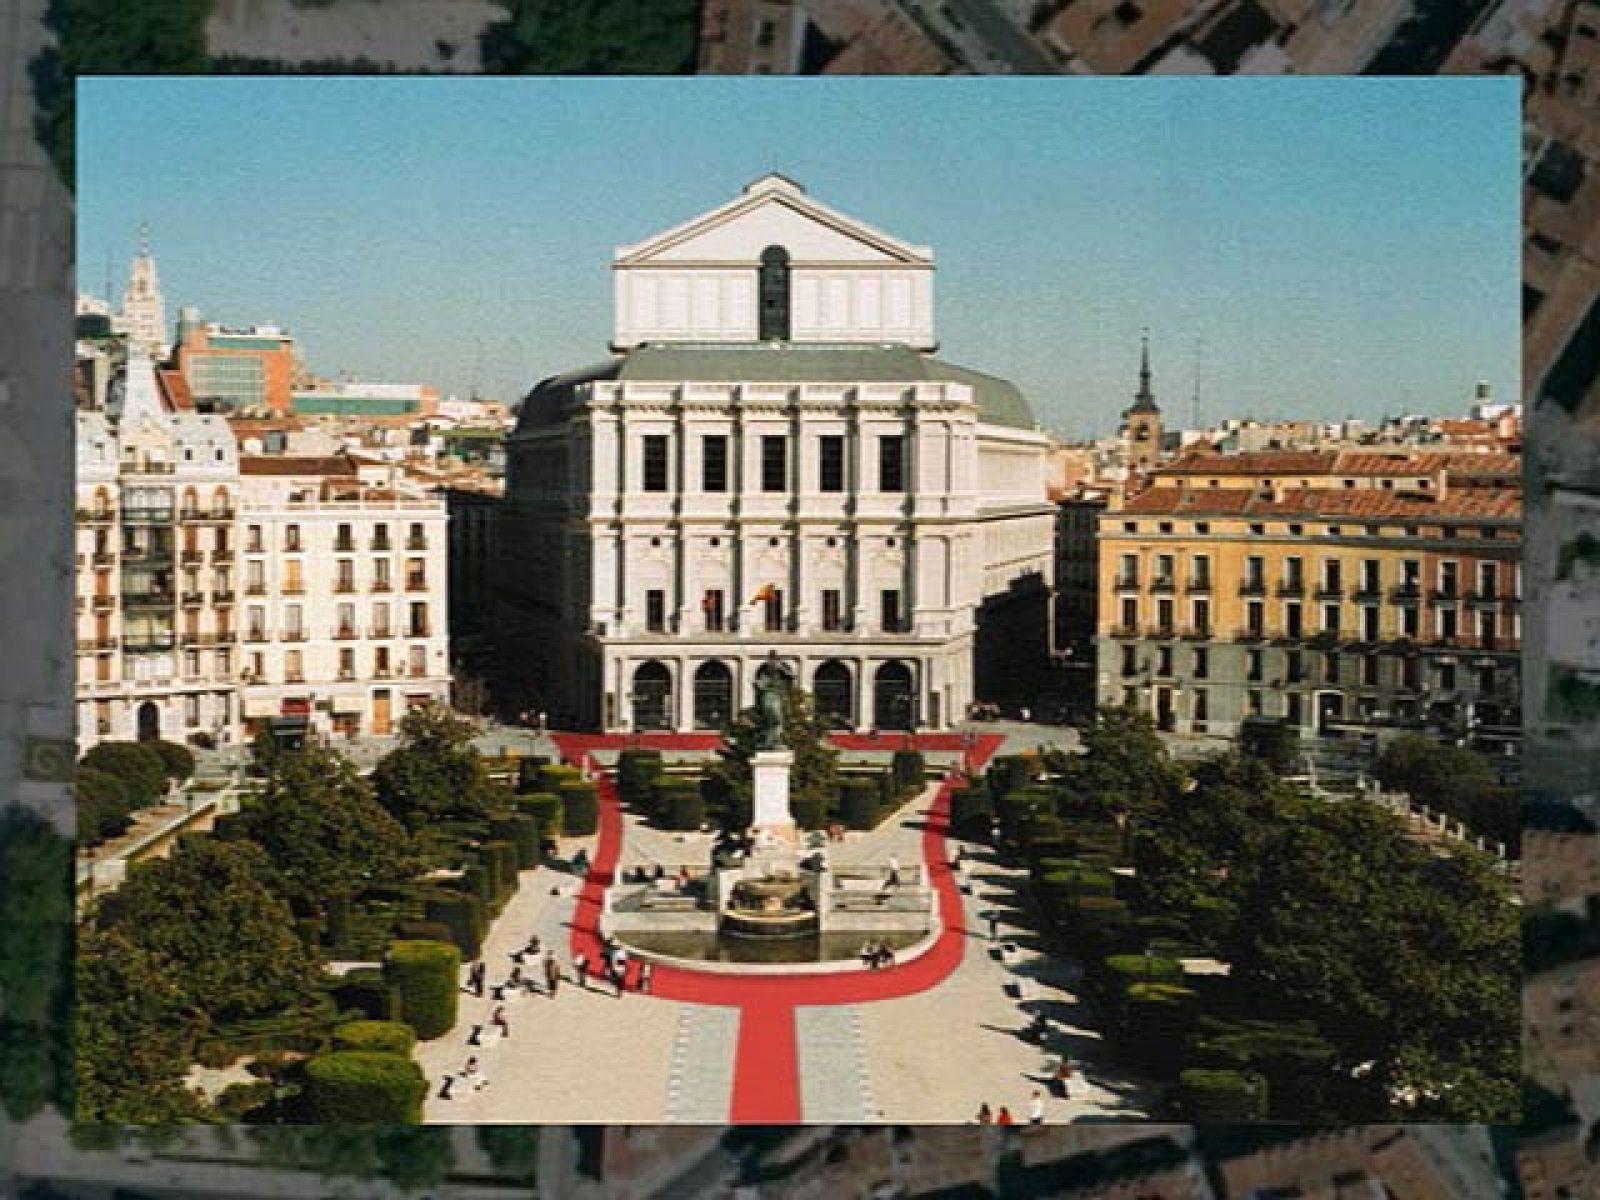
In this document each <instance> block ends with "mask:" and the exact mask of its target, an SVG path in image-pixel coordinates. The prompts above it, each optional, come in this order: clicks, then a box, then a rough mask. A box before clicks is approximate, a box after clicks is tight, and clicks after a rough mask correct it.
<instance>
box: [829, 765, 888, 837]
mask: <svg viewBox="0 0 1600 1200" xmlns="http://www.w3.org/2000/svg"><path fill="white" fill-rule="evenodd" d="M878 786H879V785H878V781H877V780H876V779H874V778H872V777H871V776H864V775H841V776H840V777H839V820H840V821H841V822H843V824H844V827H845V828H846V829H872V828H874V827H876V825H877V824H878V812H879V795H878Z"/></svg>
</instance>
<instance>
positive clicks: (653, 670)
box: [633, 659, 672, 729]
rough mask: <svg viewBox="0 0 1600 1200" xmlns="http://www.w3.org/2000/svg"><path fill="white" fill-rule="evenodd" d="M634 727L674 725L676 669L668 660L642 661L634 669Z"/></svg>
mask: <svg viewBox="0 0 1600 1200" xmlns="http://www.w3.org/2000/svg"><path fill="white" fill-rule="evenodd" d="M633 727H634V728H635V729H671V728H672V672H671V671H670V670H668V669H667V666H666V664H665V663H659V662H656V661H655V660H653V659H652V660H651V661H650V662H647V663H640V664H639V669H638V670H636V671H635V672H634V673H633Z"/></svg>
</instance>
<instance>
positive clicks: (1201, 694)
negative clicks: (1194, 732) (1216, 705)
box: [1194, 688, 1211, 725]
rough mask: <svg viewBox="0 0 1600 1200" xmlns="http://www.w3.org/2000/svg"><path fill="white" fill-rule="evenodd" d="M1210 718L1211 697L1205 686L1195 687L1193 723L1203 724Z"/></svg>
mask: <svg viewBox="0 0 1600 1200" xmlns="http://www.w3.org/2000/svg"><path fill="white" fill-rule="evenodd" d="M1210 719H1211V698H1210V696H1209V695H1208V694H1207V692H1206V690H1205V688H1196V689H1195V692H1194V723H1195V724H1196V725H1204V724H1205V723H1206V722H1207V721H1208V720H1210Z"/></svg>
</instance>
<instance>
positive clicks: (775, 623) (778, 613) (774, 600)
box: [764, 587, 783, 633]
mask: <svg viewBox="0 0 1600 1200" xmlns="http://www.w3.org/2000/svg"><path fill="white" fill-rule="evenodd" d="M764 603H765V615H766V620H765V624H766V629H767V632H768V633H782V632H783V593H782V592H780V591H779V590H778V589H777V588H775V587H769V588H767V589H766V600H765V602H764Z"/></svg>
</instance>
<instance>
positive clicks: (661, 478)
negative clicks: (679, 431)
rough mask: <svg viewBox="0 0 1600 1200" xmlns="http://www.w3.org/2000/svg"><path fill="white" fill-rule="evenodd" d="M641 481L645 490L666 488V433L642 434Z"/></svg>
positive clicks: (655, 490) (662, 490)
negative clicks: (642, 466) (642, 470)
mask: <svg viewBox="0 0 1600 1200" xmlns="http://www.w3.org/2000/svg"><path fill="white" fill-rule="evenodd" d="M643 481H644V490H645V491H647V492H664V491H666V490H667V435H666V434H664V433H647V434H645V435H644V474H643Z"/></svg>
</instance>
